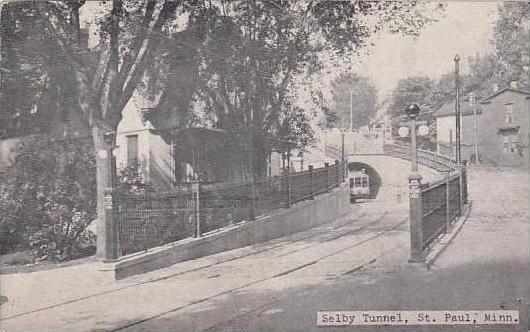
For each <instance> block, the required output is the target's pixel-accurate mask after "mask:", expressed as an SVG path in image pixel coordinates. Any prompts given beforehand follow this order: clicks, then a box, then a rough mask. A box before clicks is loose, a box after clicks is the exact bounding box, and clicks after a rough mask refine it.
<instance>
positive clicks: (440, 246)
mask: <svg viewBox="0 0 530 332" xmlns="http://www.w3.org/2000/svg"><path fill="white" fill-rule="evenodd" d="M472 203H473V202H471V201H470V202H469V204H467V205H465V206H464V214H463V215H462V216H460V217H459V218H458V220H457V221H456V222H455V224H454V226H453V231H452V232H451V233H449V234H445V235H444V236H442V237H441V238H439V239H438V240H437V241H436V244H435V245H434V247H433V249H432V251H431V252H430V253H429V254H428V255H427V257H425V265H426V266H427V270H430V269H431V266H432V265H433V264H434V263H435V262H436V260H437V259H438V258H439V257H440V256H441V254H442V253H443V252H444V251H445V249H446V248H447V247H448V246H449V245H450V244H451V242H452V241H453V240H454V238H455V237H456V236H457V235H458V233H459V232H460V231H461V230H462V227H463V226H464V224H465V223H466V221H467V218H468V217H469V213H470V212H471V207H472V205H473V204H472Z"/></svg>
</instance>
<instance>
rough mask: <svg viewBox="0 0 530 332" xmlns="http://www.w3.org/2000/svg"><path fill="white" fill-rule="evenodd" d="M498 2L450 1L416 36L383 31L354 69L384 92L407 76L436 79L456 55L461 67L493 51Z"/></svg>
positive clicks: (382, 93) (386, 92)
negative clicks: (471, 57) (468, 59)
mask: <svg viewBox="0 0 530 332" xmlns="http://www.w3.org/2000/svg"><path fill="white" fill-rule="evenodd" d="M497 4H498V3H497V2H456V1H454V2H449V3H448V4H447V7H446V10H445V11H444V12H443V13H442V14H441V15H439V17H438V22H433V23H431V24H429V26H427V27H426V28H425V29H424V30H422V31H421V34H420V36H419V37H417V38H413V37H402V36H397V35H391V34H389V33H385V34H382V35H381V36H380V38H379V39H378V40H375V44H376V45H375V46H374V47H370V48H368V49H367V50H366V51H368V52H369V54H364V55H362V56H361V57H360V63H359V65H358V66H357V68H356V71H357V72H358V73H359V74H362V75H364V76H368V77H370V78H371V79H372V81H373V82H374V83H375V85H376V87H377V88H378V90H379V97H380V98H382V97H384V96H385V95H387V94H388V93H389V92H390V91H391V90H392V89H393V88H394V87H395V86H396V83H397V81H398V80H399V79H401V78H406V77H409V76H417V75H422V76H428V77H431V78H437V77H439V76H441V75H442V74H444V73H446V72H449V71H453V70H454V60H453V59H454V56H455V55H456V54H459V56H460V58H461V59H462V60H461V68H462V69H461V70H462V71H463V72H465V71H466V68H467V66H466V63H467V60H466V59H467V58H468V57H469V56H474V55H475V54H477V53H479V54H481V55H483V54H486V53H490V52H492V51H493V48H492V45H491V40H492V38H493V25H494V23H495V21H496V16H497Z"/></svg>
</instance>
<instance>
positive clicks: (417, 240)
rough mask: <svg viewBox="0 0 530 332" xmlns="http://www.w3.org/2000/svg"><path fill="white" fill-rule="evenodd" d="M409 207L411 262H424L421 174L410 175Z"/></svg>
mask: <svg viewBox="0 0 530 332" xmlns="http://www.w3.org/2000/svg"><path fill="white" fill-rule="evenodd" d="M409 209H410V212H409V213H410V259H409V262H411V263H419V262H424V261H425V257H424V255H423V229H422V221H423V206H422V197H421V175H420V174H418V173H414V174H411V175H410V176H409Z"/></svg>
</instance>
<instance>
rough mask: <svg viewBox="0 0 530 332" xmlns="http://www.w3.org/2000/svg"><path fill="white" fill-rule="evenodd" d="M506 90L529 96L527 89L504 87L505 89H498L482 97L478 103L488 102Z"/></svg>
mask: <svg viewBox="0 0 530 332" xmlns="http://www.w3.org/2000/svg"><path fill="white" fill-rule="evenodd" d="M506 91H511V92H515V93H520V94H523V95H525V96H530V92H528V91H524V90H519V89H514V88H505V89H502V90H499V91H497V92H494V93H493V94H491V95H489V96H487V97H486V98H484V99H482V100H481V101H480V103H481V104H483V103H487V102H489V101H490V100H491V99H493V98H495V97H497V96H498V95H500V94H503V93H505V92H506Z"/></svg>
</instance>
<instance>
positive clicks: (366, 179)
mask: <svg viewBox="0 0 530 332" xmlns="http://www.w3.org/2000/svg"><path fill="white" fill-rule="evenodd" d="M363 187H368V178H363Z"/></svg>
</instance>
